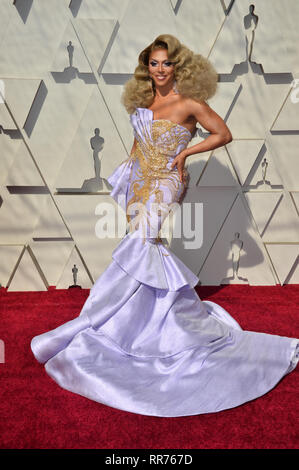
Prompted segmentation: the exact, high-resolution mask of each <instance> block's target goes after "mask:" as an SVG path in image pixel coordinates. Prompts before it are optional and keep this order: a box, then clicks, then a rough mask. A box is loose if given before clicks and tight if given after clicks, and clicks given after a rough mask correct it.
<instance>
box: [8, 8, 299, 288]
mask: <svg viewBox="0 0 299 470" xmlns="http://www.w3.org/2000/svg"><path fill="white" fill-rule="evenodd" d="M251 5H254V8H252V6H251ZM298 17H299V2H298V1H297V0H272V1H271V2H269V0H259V1H258V2H254V3H252V1H248V0H238V1H233V0H232V1H229V0H198V1H194V0H151V1H150V2H149V1H148V0H123V1H119V0H109V2H107V1H106V0H51V1H50V2H46V1H40V0H14V1H13V0H10V1H9V0H7V1H5V2H0V91H1V94H0V256H1V262H0V284H1V286H3V287H6V288H7V290H8V291H22V290H23V291H34V290H36V291H40V290H47V289H48V288H49V287H56V288H57V289H65V288H68V287H69V286H70V285H72V284H73V282H74V277H73V273H74V267H75V270H77V271H76V273H77V279H76V281H77V283H78V284H79V285H80V286H81V287H82V288H88V289H89V288H90V287H91V286H92V285H93V283H94V282H95V280H96V279H97V277H99V276H100V274H101V273H102V272H103V271H104V269H105V268H106V267H107V266H108V264H109V263H110V262H111V253H112V251H113V249H114V248H115V247H116V246H117V245H118V243H119V241H120V240H121V238H122V237H123V236H124V234H125V233H122V232H121V230H120V231H119V232H118V236H117V238H115V237H106V238H102V237H100V236H99V235H98V229H99V223H101V219H102V218H103V217H105V220H106V222H109V221H111V220H112V219H114V217H115V214H117V206H116V204H115V202H114V200H113V199H112V198H111V197H110V195H109V192H110V190H111V187H110V185H109V183H108V182H107V179H106V178H107V177H108V176H109V174H111V173H112V171H113V170H114V168H115V167H116V166H117V165H119V164H120V163H121V162H122V161H123V160H125V159H126V158H127V157H128V155H129V152H130V151H131V148H132V144H133V132H132V128H131V124H130V121H129V116H128V114H127V112H126V110H125V108H124V107H123V105H122V104H121V101H120V97H121V93H122V88H123V85H124V83H125V82H126V81H127V80H128V79H129V78H130V77H131V76H132V73H133V72H134V69H135V67H136V66H137V57H138V54H139V52H140V51H141V50H142V49H143V48H144V47H146V46H147V45H148V44H150V43H151V42H152V41H153V40H154V38H155V37H156V36H157V35H159V34H162V33H170V34H173V35H175V36H177V37H178V38H179V39H180V41H181V42H182V43H184V44H185V45H187V46H188V47H190V49H192V50H193V51H194V52H196V53H200V54H202V55H204V56H206V57H208V58H209V59H210V60H211V62H212V63H213V65H214V66H215V68H216V70H217V72H218V73H219V89H218V93H217V94H216V96H215V97H213V98H212V99H211V100H209V101H208V103H209V105H210V106H211V107H212V108H213V109H214V110H215V111H216V112H217V113H218V114H219V115H220V116H221V117H222V118H223V119H224V120H225V122H226V123H227V125H228V127H229V128H230V130H231V132H232V135H233V141H232V142H230V143H229V144H228V145H226V146H224V147H222V148H218V149H216V150H214V151H210V152H205V153H201V154H196V155H192V156H190V157H188V159H187V161H186V165H187V167H188V171H189V173H190V175H191V180H190V184H189V188H188V190H187V193H186V197H185V202H193V203H201V205H202V209H203V225H202V244H201V246H199V247H197V248H195V249H194V247H190V244H188V241H187V240H185V239H184V237H182V238H172V239H171V237H170V238H169V239H168V241H169V244H170V248H171V249H172V250H173V251H174V252H175V254H176V255H177V256H179V257H180V258H181V259H182V260H183V261H184V262H185V263H186V264H187V265H188V267H189V268H190V269H191V270H192V271H193V272H194V273H195V274H196V275H198V276H199V278H200V282H201V283H202V284H203V285H207V284H208V285H220V284H249V285H275V284H298V283H299V266H298V265H299V217H298V215H299V163H298V161H299V160H298V157H299V155H298V148H299V111H298V110H299V65H298V57H299V41H298V27H297V23H298V21H297V20H298ZM197 126H198V129H197V132H196V134H195V136H194V137H193V139H192V140H191V142H190V144H189V145H190V146H193V145H195V144H196V143H198V142H201V141H202V140H203V139H204V138H205V137H206V136H207V130H206V129H204V128H203V127H202V126H201V125H200V124H198V125H197ZM105 207H106V208H108V207H111V208H112V209H113V211H109V209H107V211H106V213H105V215H103V210H102V209H103V208H105ZM120 225H121V224H120Z"/></svg>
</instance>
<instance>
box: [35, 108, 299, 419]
mask: <svg viewBox="0 0 299 470" xmlns="http://www.w3.org/2000/svg"><path fill="white" fill-rule="evenodd" d="M130 119H131V123H132V126H133V131H134V135H135V137H136V139H137V143H138V145H137V147H138V148H137V151H136V153H135V154H133V156H130V157H129V158H128V159H127V160H125V161H124V162H122V163H121V164H120V165H119V166H118V167H117V168H116V169H115V170H114V172H113V173H112V175H110V177H109V178H108V181H109V183H110V184H111V185H112V186H113V189H112V191H111V196H112V197H113V198H114V199H115V200H116V201H117V202H118V203H119V205H120V206H121V207H122V208H123V209H125V210H127V209H128V207H129V206H130V204H131V203H134V202H136V201H139V202H140V200H141V201H143V202H144V206H145V208H146V210H145V212H144V213H143V214H141V216H140V214H139V215H138V217H139V218H138V223H137V224H135V226H133V225H134V224H133V225H132V224H131V223H132V221H134V216H132V218H131V220H130V228H131V229H132V228H133V229H132V230H130V231H129V232H128V233H127V234H126V235H125V236H124V238H123V239H122V240H121V242H120V243H119V245H118V246H117V247H116V248H115V250H114V251H113V253H112V261H111V263H110V265H109V266H108V267H107V268H106V270H105V271H104V272H103V273H102V275H101V276H100V277H99V278H98V279H97V280H96V282H95V283H94V285H93V286H92V288H91V290H90V294H89V297H88V298H87V300H86V302H85V304H84V305H83V308H82V309H81V312H80V314H79V315H78V316H77V317H76V318H74V319H73V320H71V321H69V322H67V323H64V324H63V325H61V326H59V327H58V328H56V329H54V330H51V331H48V332H45V333H43V334H41V335H38V336H35V337H34V338H33V339H32V342H31V349H32V352H33V354H34V356H35V358H36V359H37V360H38V361H39V362H40V363H43V364H45V370H46V372H47V373H48V374H49V376H50V377H52V379H54V380H55V381H56V382H57V383H58V384H59V385H60V386H61V387H63V388H64V389H67V390H69V391H72V392H74V393H78V394H80V395H83V396H85V397H87V398H89V399H92V400H95V401H97V402H99V403H102V404H105V405H108V406H111V407H114V408H117V409H121V410H126V411H129V412H133V413H139V414H143V415H152V416H161V417H162V416H164V417H176V416H187V415H195V414H202V413H212V412H218V411H221V410H224V409H228V408H233V407H236V406H239V405H241V404H242V403H245V402H247V401H249V400H252V399H255V398H257V397H259V396H261V395H263V394H265V393H267V392H268V391H269V390H271V389H272V388H273V387H274V386H275V385H276V384H277V383H278V382H279V381H280V379H281V378H282V377H283V376H284V375H286V374H287V373H289V372H291V371H292V370H293V369H294V368H295V367H296V365H297V363H298V359H299V357H298V356H299V340H298V339H296V338H289V337H284V336H278V335H270V334H265V333H256V332H251V331H244V330H242V328H241V326H240V325H239V324H238V323H237V322H236V320H235V319H234V318H233V317H232V316H231V315H230V314H229V313H228V312H227V311H226V310H225V309H224V308H222V307H221V306H220V305H218V304H216V303H214V302H211V301H202V300H201V299H200V298H199V296H198V294H197V293H196V291H195V289H194V287H195V285H196V284H197V283H198V281H199V278H198V277H197V276H196V275H195V274H194V273H193V272H192V271H191V270H190V269H189V268H188V267H187V266H186V265H185V264H184V263H183V262H182V261H181V260H180V259H179V258H178V257H177V256H176V255H175V254H174V253H173V252H172V251H171V250H170V249H169V248H168V247H167V246H164V244H163V243H162V242H160V241H159V240H158V238H157V237H159V231H160V229H161V226H162V224H163V221H164V220H165V217H166V215H167V209H168V210H169V208H170V205H171V203H172V202H173V201H180V200H181V198H182V195H183V194H184V191H185V185H184V184H183V183H181V182H180V181H179V178H178V173H177V170H176V169H174V170H173V171H172V174H171V175H170V176H171V178H170V177H169V178H168V176H169V173H170V169H169V166H170V163H171V161H172V159H173V158H174V157H175V155H177V154H178V153H179V152H180V151H181V150H182V149H183V148H184V147H185V146H186V145H187V144H188V142H189V140H190V138H191V134H190V132H189V131H188V130H187V129H185V128H184V127H183V126H180V125H178V124H176V123H172V122H171V121H168V120H163V119H162V120H153V113H152V111H150V110H148V109H146V108H137V110H136V113H135V114H132V115H131V116H130ZM157 149H159V151H161V149H162V151H163V155H162V157H163V158H164V156H166V160H163V158H162V157H161V165H160V163H159V162H160V160H159V158H160V157H159V152H158V153H157V152H156V150H157ZM163 161H164V163H163ZM162 163H163V164H162ZM150 165H152V166H150ZM153 166H155V168H154V171H153ZM134 184H135V186H134ZM155 201H160V203H161V207H162V205H163V210H162V211H161V214H160V215H159V216H156V217H155V216H154V215H153V214H152V213H150V218H148V214H149V213H148V210H149V208H150V203H151V202H155ZM165 208H166V209H165ZM135 217H137V216H135ZM153 219H154V222H153ZM135 221H136V219H135ZM151 222H153V224H151ZM149 225H150V228H151V230H149Z"/></svg>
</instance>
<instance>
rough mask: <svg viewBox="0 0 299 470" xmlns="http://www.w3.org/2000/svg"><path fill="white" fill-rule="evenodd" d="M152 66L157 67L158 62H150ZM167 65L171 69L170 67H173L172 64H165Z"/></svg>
mask: <svg viewBox="0 0 299 470" xmlns="http://www.w3.org/2000/svg"><path fill="white" fill-rule="evenodd" d="M150 64H151V66H153V67H154V66H155V65H157V63H156V62H150ZM165 65H166V66H167V67H170V66H171V65H172V63H171V62H165Z"/></svg>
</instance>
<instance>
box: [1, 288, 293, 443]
mask: <svg viewBox="0 0 299 470" xmlns="http://www.w3.org/2000/svg"><path fill="white" fill-rule="evenodd" d="M197 292H198V294H199V296H200V298H201V299H202V300H204V299H206V300H208V299H209V300H212V301H214V302H217V303H219V304H220V305H222V306H223V307H224V308H225V309H226V310H227V311H228V312H229V313H231V315H232V316H233V317H234V318H235V319H236V320H237V321H238V322H239V323H240V325H241V327H242V328H243V329H244V330H252V331H261V332H264V333H271V334H278V335H281V336H289V337H296V338H298V337H299V325H298V306H299V286H298V285H289V286H283V287H281V286H275V287H272V286H271V287H264V286H261V287H249V286H226V287H205V286H203V287H199V288H197ZM88 294H89V290H87V289H85V290H76V289H71V290H55V289H54V290H49V291H48V292H17V293H16V292H6V290H5V289H4V288H2V289H0V318H1V330H0V339H2V340H3V341H4V343H5V363H4V364H2V363H0V374H1V401H0V416H1V420H0V448H2V449H38V448H43V449H50V448H52V449H63V448H64V449H75V448H77V449H87V448H90V449H97V448H98V449H274V448H276V449H295V448H298V444H299V439H298V398H297V393H296V389H297V390H298V382H299V367H297V369H296V370H295V371H293V372H292V373H291V374H289V375H287V376H286V377H284V378H283V379H282V380H281V381H280V382H279V384H278V385H277V386H276V387H275V388H274V389H273V390H271V391H270V392H269V393H268V394H266V395H264V396H262V397H260V398H258V399H256V400H254V401H251V402H248V403H245V404H244V405H242V406H239V407H237V408H233V409H231V410H226V411H222V412H220V413H212V414H207V415H198V416H190V417H178V418H159V417H151V416H141V415H137V414H134V413H129V412H125V411H121V410H117V409H114V408H110V407H108V406H105V405H101V404H99V403H96V402H93V401H91V400H88V399H87V398H84V397H81V396H79V395H75V394H73V393H71V392H68V391H66V390H63V389H61V388H60V387H59V386H58V385H57V384H56V383H55V382H54V381H53V380H52V379H51V378H50V377H49V376H48V375H47V374H46V372H45V371H44V368H43V365H41V364H39V363H38V362H37V361H36V359H35V358H34V356H33V354H32V353H31V350H30V341H31V339H32V337H33V336H36V335H38V334H40V333H43V332H45V331H47V330H50V329H53V328H55V327H57V326H59V325H60V324H62V323H64V322H66V321H68V320H71V319H72V318H74V317H76V316H77V315H78V314H79V313H80V310H81V307H82V305H83V304H84V302H85V299H86V298H87V296H88Z"/></svg>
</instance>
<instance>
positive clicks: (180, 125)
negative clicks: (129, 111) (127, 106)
mask: <svg viewBox="0 0 299 470" xmlns="http://www.w3.org/2000/svg"><path fill="white" fill-rule="evenodd" d="M136 109H147V110H148V111H150V112H151V114H152V122H158V121H166V122H171V123H172V124H173V125H174V126H178V127H181V128H182V129H184V130H185V131H187V132H188V134H189V135H190V137H192V134H191V132H190V131H189V129H187V127H185V126H182V124H178V123H177V122H174V121H171V120H170V119H154V112H153V111H152V110H151V109H149V108H142V107H140V106H139V107H138V108H136Z"/></svg>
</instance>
